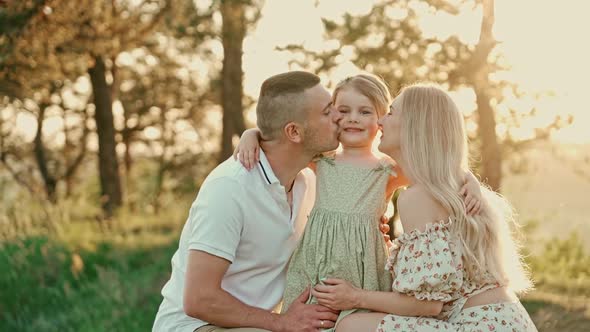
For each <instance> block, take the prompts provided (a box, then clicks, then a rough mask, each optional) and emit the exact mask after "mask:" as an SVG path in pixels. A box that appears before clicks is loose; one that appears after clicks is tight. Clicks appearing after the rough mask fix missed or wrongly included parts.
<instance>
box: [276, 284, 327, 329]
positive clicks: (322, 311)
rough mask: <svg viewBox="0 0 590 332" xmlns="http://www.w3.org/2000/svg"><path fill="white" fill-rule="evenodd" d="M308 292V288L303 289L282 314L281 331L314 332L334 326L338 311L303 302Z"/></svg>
mask: <svg viewBox="0 0 590 332" xmlns="http://www.w3.org/2000/svg"><path fill="white" fill-rule="evenodd" d="M309 292H310V290H309V288H307V289H305V291H303V293H301V295H299V297H298V298H297V299H296V300H295V301H294V302H293V303H292V304H291V306H290V307H289V310H287V312H286V313H285V314H283V315H282V317H281V330H280V331H281V332H283V331H284V332H290V331H304V332H310V331H313V332H316V331H319V330H322V329H328V328H332V327H334V325H335V324H336V320H337V319H338V311H335V310H330V309H328V308H326V307H324V306H321V305H319V304H305V302H306V301H307V298H308V297H309Z"/></svg>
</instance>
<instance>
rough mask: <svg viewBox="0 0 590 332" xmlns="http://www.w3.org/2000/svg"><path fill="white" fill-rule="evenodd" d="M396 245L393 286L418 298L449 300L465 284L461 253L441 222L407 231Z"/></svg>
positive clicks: (392, 267) (392, 265)
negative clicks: (419, 229) (417, 230)
mask: <svg viewBox="0 0 590 332" xmlns="http://www.w3.org/2000/svg"><path fill="white" fill-rule="evenodd" d="M401 240H402V241H401V242H400V243H397V244H396V246H394V249H393V251H397V252H392V254H393V255H392V257H391V258H393V259H395V262H393V264H390V265H389V266H390V268H391V270H392V272H393V276H394V281H393V285H392V288H393V289H394V290H396V291H398V292H400V293H404V294H408V295H411V296H414V297H416V298H417V299H419V300H437V301H443V302H446V301H450V300H451V299H452V294H454V293H455V292H456V291H458V290H459V289H460V287H461V286H462V284H463V266H462V259H461V256H460V255H458V254H457V252H456V250H455V248H454V245H453V243H452V242H450V241H449V234H448V232H447V231H446V230H444V229H443V228H442V227H440V226H438V225H434V226H433V227H430V229H428V230H427V231H425V232H415V233H412V234H407V236H405V237H404V238H403V239H401Z"/></svg>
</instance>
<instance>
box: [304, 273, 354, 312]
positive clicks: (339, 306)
mask: <svg viewBox="0 0 590 332" xmlns="http://www.w3.org/2000/svg"><path fill="white" fill-rule="evenodd" d="M323 283H324V284H323V285H316V286H315V287H314V288H313V289H312V290H311V295H313V296H314V297H315V298H316V299H317V301H318V304H321V305H323V306H325V307H328V308H330V309H332V310H348V309H353V308H358V306H359V303H360V297H361V293H362V289H360V288H357V287H355V286H353V285H352V284H351V283H349V282H348V281H346V280H342V279H336V278H329V279H325V280H323Z"/></svg>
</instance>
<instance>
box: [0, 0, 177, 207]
mask: <svg viewBox="0 0 590 332" xmlns="http://www.w3.org/2000/svg"><path fill="white" fill-rule="evenodd" d="M171 3H172V0H145V1H139V2H138V1H111V2H106V1H100V2H95V1H90V0H85V1H82V2H80V1H71V0H61V1H51V2H48V1H39V0H38V1H30V2H27V5H26V6H25V5H22V4H17V5H14V7H12V8H11V9H12V11H11V12H10V13H11V17H13V18H14V20H17V18H18V20H17V21H18V22H24V23H21V27H22V28H20V29H19V30H16V31H11V38H10V40H11V43H8V44H7V45H8V46H6V47H4V48H3V51H5V54H6V56H5V58H4V59H3V61H2V72H3V75H2V76H3V78H6V79H8V81H9V82H13V85H15V86H17V87H22V86H24V85H28V86H29V89H28V90H29V91H34V90H35V86H33V85H31V84H30V83H28V82H26V80H24V79H23V69H27V70H28V71H29V72H30V73H35V74H37V75H38V74H39V72H41V73H42V74H43V75H44V76H42V77H41V79H39V80H38V81H39V82H40V84H47V82H49V81H51V78H50V77H48V76H50V75H49V73H52V70H51V69H50V68H52V67H53V66H52V65H53V64H54V63H55V62H56V61H63V60H64V59H69V60H71V63H68V62H66V63H68V67H69V68H70V69H71V70H70V71H71V72H73V73H76V74H77V75H81V74H82V73H83V72H87V73H88V75H89V76H90V81H91V82H92V86H93V97H94V105H95V111H94V115H95V122H96V125H97V134H98V138H99V153H98V157H99V158H98V165H99V167H98V168H99V175H100V183H101V191H102V196H103V202H102V203H103V209H104V211H105V214H106V215H107V216H110V215H112V214H113V212H114V210H115V209H116V208H117V207H118V206H120V205H121V203H122V194H121V181H120V177H119V169H118V160H117V153H116V145H117V142H116V138H115V134H116V130H115V128H114V123H113V115H112V102H113V100H112V91H111V87H110V85H109V82H108V81H107V80H108V79H109V78H110V79H111V80H112V79H114V78H113V72H112V71H109V68H108V65H109V64H110V62H111V59H114V58H115V57H116V55H117V54H118V53H120V52H121V51H123V50H127V49H133V48H135V47H137V46H138V45H140V44H141V43H143V42H145V41H146V40H147V39H149V38H150V35H149V34H150V33H151V32H152V31H153V30H154V29H155V28H156V27H157V26H158V25H159V24H160V23H161V21H162V19H163V17H164V16H165V14H166V13H167V12H168V10H169V8H170V7H171ZM23 13H26V14H27V15H24V14H23ZM22 17H25V18H24V19H23V18H22ZM31 45H33V47H31ZM43 67H44V68H43ZM14 68H18V70H14ZM45 68H47V70H46V71H44V70H43V69H45ZM58 75H59V73H58ZM5 90H7V89H5ZM13 90H14V89H13Z"/></svg>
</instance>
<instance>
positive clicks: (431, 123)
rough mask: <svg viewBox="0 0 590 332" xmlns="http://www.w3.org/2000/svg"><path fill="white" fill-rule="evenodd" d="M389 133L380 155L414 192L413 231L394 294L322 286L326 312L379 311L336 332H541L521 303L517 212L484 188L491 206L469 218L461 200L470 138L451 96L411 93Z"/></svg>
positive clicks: (405, 208) (341, 284) (395, 250)
mask: <svg viewBox="0 0 590 332" xmlns="http://www.w3.org/2000/svg"><path fill="white" fill-rule="evenodd" d="M380 125H381V129H382V132H383V135H382V137H381V142H380V144H379V149H380V150H381V151H382V152H384V153H386V154H388V155H389V156H391V157H392V158H393V159H394V160H396V161H397V162H398V163H399V165H400V167H401V169H402V170H403V172H404V173H405V174H406V176H407V177H408V179H409V181H410V184H411V185H410V187H409V189H408V190H406V191H405V192H403V193H402V194H401V195H400V197H399V200H398V209H399V214H400V218H401V222H402V224H403V228H404V232H405V233H404V234H403V235H402V236H400V237H399V238H398V239H396V240H395V242H394V246H392V248H391V249H390V257H389V259H388V263H387V265H386V269H388V270H390V271H391V273H392V276H393V279H394V281H393V285H392V292H378V291H366V290H362V289H359V288H356V287H354V286H352V285H351V284H350V283H348V282H346V281H344V280H339V279H327V280H325V281H324V285H318V286H316V287H315V289H314V290H313V292H312V294H313V295H314V296H315V297H316V298H317V299H318V303H319V304H323V305H325V306H327V307H330V308H332V309H336V310H348V309H351V308H362V309H369V310H371V311H374V312H373V313H358V314H352V315H350V316H348V317H346V318H345V319H343V320H342V321H341V322H340V324H338V326H337V331H369V330H375V329H377V330H378V331H519V332H527V331H536V328H535V326H534V324H533V323H532V321H531V319H530V317H529V316H528V314H527V312H526V310H525V309H524V308H523V307H522V305H521V304H520V302H519V301H518V298H517V297H516V295H515V292H517V291H523V290H526V289H528V288H529V287H530V282H529V279H528V277H527V275H526V273H525V270H524V265H523V263H522V260H521V259H520V255H519V253H518V250H517V247H516V245H515V242H514V239H513V238H512V236H511V234H510V229H509V225H508V222H512V221H513V220H512V215H511V209H510V207H509V205H508V204H507V202H506V201H505V200H504V199H502V198H501V197H500V196H498V195H497V194H495V193H493V192H491V191H490V190H488V189H486V188H484V187H482V192H483V193H484V204H485V208H484V209H483V211H482V212H480V214H479V215H474V216H469V215H468V214H467V212H466V209H465V205H464V203H463V200H462V198H461V196H460V195H459V194H457V193H458V192H459V188H460V185H461V179H462V177H461V174H463V173H464V171H466V170H467V168H468V167H467V140H466V135H465V129H464V124H463V117H462V114H461V113H460V112H459V110H458V109H457V107H456V105H455V103H454V102H453V101H452V100H451V98H450V97H449V95H448V94H447V93H446V92H444V91H443V90H441V89H440V88H438V87H435V86H429V85H415V86H411V87H407V88H405V89H404V90H402V92H401V94H400V95H399V96H398V97H397V98H396V99H395V101H394V102H393V104H392V106H391V108H390V112H389V113H388V115H387V116H385V117H384V118H382V119H381V120H380ZM425 307H428V308H433V309H432V312H430V314H431V317H419V316H420V315H423V312H424V308H425ZM420 312H422V314H420Z"/></svg>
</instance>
